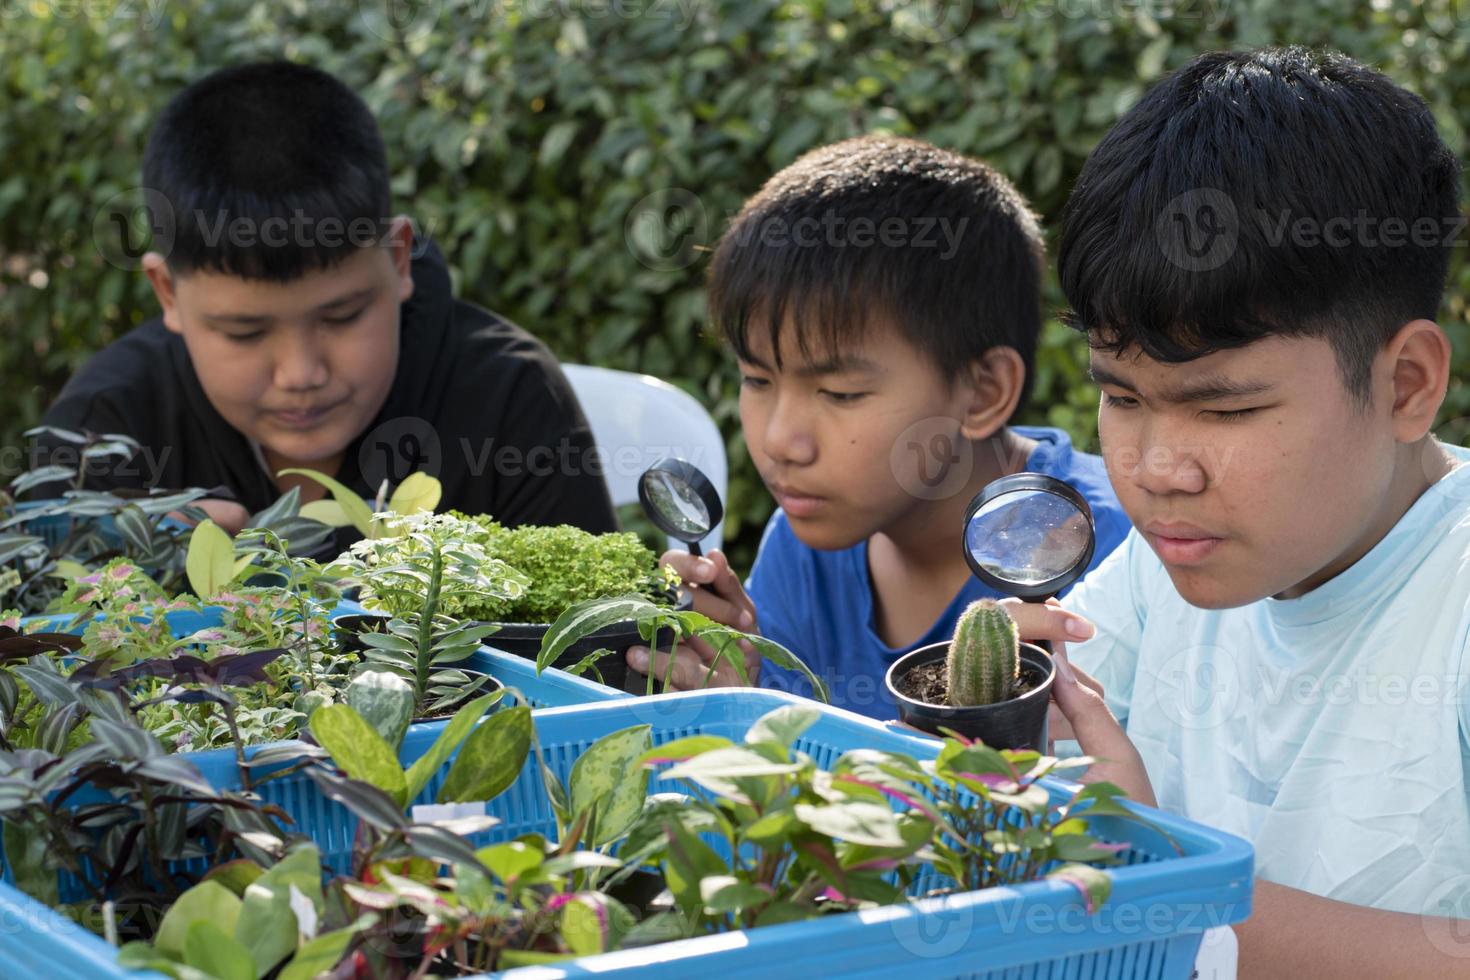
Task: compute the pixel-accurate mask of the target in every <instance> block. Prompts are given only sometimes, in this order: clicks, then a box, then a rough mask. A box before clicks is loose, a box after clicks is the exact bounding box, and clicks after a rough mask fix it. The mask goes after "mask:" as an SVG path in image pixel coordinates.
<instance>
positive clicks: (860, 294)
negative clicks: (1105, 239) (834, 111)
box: [629, 137, 1128, 718]
mask: <svg viewBox="0 0 1470 980" xmlns="http://www.w3.org/2000/svg"><path fill="white" fill-rule="evenodd" d="M1042 253H1043V249H1042V239H1041V233H1040V230H1039V229H1038V227H1037V224H1036V220H1035V218H1034V217H1033V216H1032V214H1031V212H1030V211H1029V209H1028V208H1027V206H1026V203H1025V201H1024V200H1023V199H1022V198H1021V196H1020V195H1019V194H1018V193H1017V192H1016V190H1015V188H1014V187H1012V186H1011V184H1010V182H1009V181H1007V180H1006V179H1005V178H1004V177H1002V176H1001V175H1000V174H998V173H996V172H995V171H994V170H992V169H990V168H989V167H987V166H986V165H985V164H983V163H981V162H980V161H978V160H973V159H970V158H967V157H964V156H961V155H959V154H956V153H949V152H946V151H944V150H941V149H939V148H938V147H934V146H931V145H929V144H927V143H921V142H918V141H915V140H906V139H896V138H891V137H864V138H859V139H853V140H847V141H845V142H842V143H837V144H835V145H833V146H828V147H824V148H822V149H819V150H815V151H813V152H811V153H809V154H807V155H806V156H804V157H802V158H801V159H799V160H797V161H796V162H795V163H793V164H792V165H791V166H789V167H787V168H786V169H784V170H782V171H781V172H780V173H778V174H776V175H775V176H774V177H772V178H771V179H770V181H768V182H767V183H766V185H765V186H764V187H763V188H762V189H761V190H760V192H759V193H757V194H756V195H755V196H754V197H752V198H751V199H750V200H749V201H747V202H746V204H745V207H744V208H743V209H742V210H741V212H740V214H739V215H738V216H737V217H736V218H735V220H734V222H733V223H732V225H731V227H730V228H729V230H728V231H727V232H726V234H725V235H724V237H723V238H722V239H721V241H720V243H719V246H718V247H717V249H716V251H715V254H714V257H713V260H712V262H711V268H710V287H709V310H710V318H711V320H712V321H713V322H714V324H715V325H716V326H717V327H718V328H719V330H720V332H721V333H722V334H723V336H724V337H725V339H726V341H727V342H728V343H729V344H730V346H731V347H732V348H733V349H734V351H735V354H736V356H737V358H738V359H739V363H740V371H741V375H742V388H741V393H740V422H741V427H742V430H743V432H744V435H745V442H746V445H747V446H748V447H749V449H750V455H751V459H752V461H753V462H754V463H755V466H756V468H757V470H759V472H760V475H761V478H762V479H763V480H764V481H765V483H766V486H767V487H769V488H770V490H771V492H772V494H773V495H774V496H775V497H776V500H777V503H778V504H779V505H780V509H779V510H778V511H777V512H776V514H775V516H774V517H772V518H771V522H770V524H769V526H768V527H767V529H766V534H765V538H764V540H763V542H762V544H761V549H760V553H759V555H758V556H757V558H756V563H755V568H754V570H753V571H752V573H751V577H750V582H749V593H748V594H747V592H746V590H745V589H744V588H742V587H741V583H740V581H739V579H738V578H737V577H736V576H735V574H734V573H733V572H732V571H731V570H730V568H729V565H728V564H727V563H726V562H725V559H724V556H723V555H720V554H719V553H718V552H716V553H714V554H711V555H710V556H708V558H705V559H699V560H696V559H693V558H691V557H690V556H689V555H687V554H684V553H682V552H671V553H670V554H668V555H665V556H664V559H665V561H668V562H669V563H670V564H672V565H674V566H675V568H676V569H677V570H678V571H679V573H680V575H681V576H682V577H683V579H684V581H685V582H689V583H696V584H698V585H699V586H700V587H699V588H698V589H697V590H696V592H695V597H694V601H695V608H696V609H698V610H699V611H700V612H703V613H705V614H706V615H708V616H711V617H712V618H714V619H717V620H720V621H722V622H727V623H731V624H733V625H737V626H740V627H742V628H745V629H749V628H751V627H752V626H755V625H757V624H758V626H759V629H760V632H761V633H762V634H764V635H765V636H766V637H768V638H770V639H773V640H776V641H777V642H779V643H781V644H783V645H784V646H786V647H788V648H790V649H791V650H792V651H794V652H795V653H796V654H797V655H798V656H800V657H801V658H802V659H803V660H804V661H805V662H806V663H807V664H808V665H809V666H810V667H811V668H812V669H813V671H814V672H815V673H816V674H817V675H818V676H820V677H822V678H823V680H824V681H825V682H826V683H827V686H828V688H829V689H830V691H831V695H832V701H833V703H834V704H838V705H841V706H843V707H847V708H851V709H853V710H855V711H860V712H863V713H866V714H868V715H871V716H874V717H878V718H894V717H896V715H897V712H896V709H895V707H894V705H893V702H892V701H891V700H890V699H889V698H888V696H887V694H886V691H885V688H884V683H883V677H884V674H885V673H886V672H887V670H888V667H889V665H890V664H892V663H893V661H894V660H896V659H897V658H898V657H899V656H900V655H902V654H903V653H905V652H907V651H909V650H911V649H914V648H915V647H917V646H920V645H922V644H926V643H934V642H937V641H940V640H945V639H948V638H949V637H950V636H951V635H953V633H954V627H955V622H956V620H957V618H958V616H959V614H960V612H961V611H962V610H963V609H964V607H965V606H966V605H967V604H968V603H969V602H970V601H972V600H974V599H977V598H980V597H982V596H987V595H989V596H993V595H994V593H991V592H989V591H988V590H987V589H985V587H984V586H982V585H981V584H980V583H979V582H978V581H976V580H975V579H974V578H973V576H972V575H971V573H970V569H969V567H968V565H966V563H965V559H964V552H963V548H962V527H963V523H964V516H965V508H966V505H967V504H968V503H969V501H970V499H971V498H972V497H973V496H974V495H975V493H976V492H977V491H979V490H980V489H981V488H983V487H984V486H985V485H986V484H987V483H989V482H991V481H992V480H994V479H996V478H998V477H1000V476H1004V475H1006V474H1009V473H1014V472H1017V471H1021V470H1033V471H1039V472H1042V473H1046V474H1048V475H1051V476H1054V477H1057V478H1059V479H1062V480H1065V481H1067V482H1069V483H1071V484H1072V485H1073V486H1074V487H1076V488H1077V489H1078V491H1080V492H1081V493H1082V494H1083V496H1084V497H1086V499H1087V500H1088V503H1089V505H1090V506H1091V508H1092V513H1093V517H1094V520H1095V521H1096V525H1097V538H1098V540H1097V548H1096V551H1095V553H1094V561H1101V560H1102V559H1103V557H1104V556H1105V555H1106V554H1107V553H1108V552H1109V551H1111V550H1112V549H1113V548H1114V547H1115V546H1116V545H1117V544H1118V542H1119V541H1121V540H1122V539H1123V536H1124V535H1125V534H1126V533H1127V530H1128V523H1127V520H1126V519H1125V518H1124V517H1123V515H1122V513H1121V511H1120V509H1119V507H1118V502H1117V499H1116V497H1114V495H1113V492H1112V489H1111V487H1110V486H1109V484H1108V480H1107V475H1106V472H1105V471H1104V468H1103V465H1102V460H1101V459H1099V458H1098V457H1096V456H1090V455H1088V454H1086V453H1083V452H1079V451H1077V450H1075V449H1074V448H1073V447H1072V444H1071V441H1070V440H1069V439H1068V438H1067V436H1066V434H1065V433H1063V432H1060V431H1058V430H1056V429H1027V428H1020V427H1012V426H1010V425H1009V422H1010V420H1011V418H1012V417H1013V416H1014V415H1015V414H1016V412H1017V411H1018V410H1019V409H1020V407H1021V406H1022V405H1023V404H1024V403H1025V402H1026V399H1027V397H1028V395H1029V392H1030V388H1031V379H1032V375H1033V373H1034V367H1035V356H1036V344H1037V337H1038V334H1039V331H1040V327H1041V319H1042V309H1041V275H1042V268H1043V266H1042V259H1043V254H1042ZM711 659H712V653H711V651H709V650H708V649H707V648H703V647H701V646H700V645H698V644H694V645H693V646H692V648H691V649H687V650H682V651H681V652H680V654H679V656H678V658H677V661H676V663H675V666H674V670H673V675H672V679H673V682H674V684H675V686H676V687H686V688H692V687H699V686H702V685H704V684H705V683H706V682H707V681H709V682H711V683H714V684H735V683H739V677H738V676H737V673H736V671H735V670H734V669H733V668H732V667H731V666H729V665H728V664H720V665H718V666H716V667H715V668H714V669H713V671H711V665H710V660H711ZM747 659H748V661H749V663H748V666H749V668H750V670H752V671H754V672H756V677H757V678H758V680H759V683H761V684H763V685H766V686H770V687H776V688H781V689H785V690H793V689H794V690H796V691H797V692H798V693H809V688H808V687H806V683H805V681H804V680H803V679H798V678H797V676H796V675H794V674H791V673H788V672H786V671H782V670H779V669H777V668H775V667H774V666H772V665H771V664H760V663H758V662H757V661H756V660H755V658H754V657H748V658H747ZM629 663H630V665H631V666H632V667H633V668H634V669H636V670H643V671H646V670H647V669H648V666H649V662H648V653H647V651H646V650H644V649H641V648H639V649H635V650H633V651H631V652H630V654H629ZM654 666H655V668H656V669H657V670H658V671H659V673H660V676H662V675H663V673H664V671H665V670H666V666H667V665H666V663H665V661H664V658H663V657H662V656H659V657H658V658H656V660H655V664H654ZM711 672H713V673H714V677H713V678H710V676H709V675H710V674H711Z"/></svg>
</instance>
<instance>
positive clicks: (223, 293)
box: [175, 249, 391, 317]
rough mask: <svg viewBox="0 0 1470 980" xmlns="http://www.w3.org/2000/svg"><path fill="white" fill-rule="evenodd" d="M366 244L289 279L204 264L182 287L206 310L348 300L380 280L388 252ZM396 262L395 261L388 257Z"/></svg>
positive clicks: (312, 306)
mask: <svg viewBox="0 0 1470 980" xmlns="http://www.w3.org/2000/svg"><path fill="white" fill-rule="evenodd" d="M375 252H376V250H373V249H364V250H363V251H362V252H359V253H355V254H352V255H349V256H347V257H346V258H344V259H343V260H342V261H341V262H338V263H336V264H335V265H332V266H329V267H328V268H325V269H313V270H311V271H309V272H307V273H306V274H304V275H302V276H300V277H299V278H296V279H292V280H290V281H287V282H276V281H274V280H268V279H247V278H245V277H243V276H237V275H231V274H229V273H223V272H216V271H213V270H207V269H201V270H197V271H194V272H190V273H186V274H184V275H180V276H176V278H175V281H176V283H177V287H178V289H179V291H180V292H181V293H182V294H184V295H187V296H191V298H192V299H193V304H192V305H194V306H195V307H196V309H197V310H198V311H199V312H200V313H201V314H202V315H204V316H212V317H229V316H236V315H247V316H289V315H292V314H299V313H304V312H309V311H312V310H317V309H322V308H330V307H333V306H339V305H344V304H349V303H352V302H354V301H357V300H360V299H362V298H364V297H366V296H367V295H369V294H371V293H372V292H373V291H374V290H375V289H376V287H377V286H378V284H379V278H380V277H379V273H380V272H381V271H382V269H380V267H379V264H380V263H381V262H382V261H383V260H384V257H383V256H381V255H377V254H371V253H375ZM389 267H390V268H391V262H390V263H389Z"/></svg>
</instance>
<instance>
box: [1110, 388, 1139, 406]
mask: <svg viewBox="0 0 1470 980" xmlns="http://www.w3.org/2000/svg"><path fill="white" fill-rule="evenodd" d="M1103 404H1104V405H1106V406H1107V407H1108V408H1137V407H1138V400H1137V399H1135V398H1129V397H1128V396H1126V395H1110V394H1108V393H1107V392H1106V391H1105V392H1103Z"/></svg>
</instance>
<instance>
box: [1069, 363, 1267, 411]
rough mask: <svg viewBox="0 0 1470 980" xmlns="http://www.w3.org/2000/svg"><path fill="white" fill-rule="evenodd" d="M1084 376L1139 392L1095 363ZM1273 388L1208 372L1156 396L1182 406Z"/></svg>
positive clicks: (1262, 391)
mask: <svg viewBox="0 0 1470 980" xmlns="http://www.w3.org/2000/svg"><path fill="white" fill-rule="evenodd" d="M1087 375H1088V377H1090V378H1091V379H1092V381H1093V383H1094V384H1099V385H1112V386H1113V387H1115V388H1122V389H1124V390H1125V391H1131V392H1133V393H1134V394H1137V393H1138V389H1137V388H1135V387H1133V384H1132V383H1131V382H1129V381H1127V380H1125V379H1123V378H1120V377H1118V376H1117V375H1116V374H1114V373H1112V372H1111V371H1109V370H1108V369H1107V368H1105V367H1101V366H1099V365H1097V364H1089V365H1088V368H1087ZM1275 387H1276V386H1275V385H1274V384H1272V383H1270V382H1269V381H1236V380H1235V379H1234V378H1227V377H1225V376H1224V375H1222V374H1210V375H1206V376H1204V377H1203V378H1199V379H1197V380H1195V381H1190V382H1188V383H1187V384H1183V385H1180V386H1178V387H1176V388H1167V389H1164V390H1162V391H1160V392H1159V398H1160V399H1161V400H1163V401H1165V402H1169V403H1171V404H1175V405H1181V404H1185V403H1188V402H1212V401H1219V400H1221V399H1225V398H1249V397H1250V396H1252V395H1262V394H1265V393H1266V392H1268V391H1272V390H1273V389H1275Z"/></svg>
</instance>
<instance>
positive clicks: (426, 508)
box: [388, 473, 444, 514]
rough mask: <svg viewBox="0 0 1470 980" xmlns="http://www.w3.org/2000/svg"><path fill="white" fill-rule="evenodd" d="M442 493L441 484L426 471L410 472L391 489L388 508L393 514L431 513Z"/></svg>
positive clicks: (437, 504)
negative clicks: (391, 494) (396, 487)
mask: <svg viewBox="0 0 1470 980" xmlns="http://www.w3.org/2000/svg"><path fill="white" fill-rule="evenodd" d="M443 494H444V487H443V485H442V484H441V483H440V482H439V481H438V480H436V479H435V478H434V477H432V476H430V475H429V474H427V473H410V474H408V477H407V478H406V479H405V480H404V481H403V482H402V483H400V484H398V489H396V490H394V491H393V496H392V497H391V498H389V500H388V509H389V510H390V511H392V512H393V513H395V514H419V513H424V512H427V513H431V514H432V513H433V512H434V508H435V507H438V506H439V498H440V497H442V496H443Z"/></svg>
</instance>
